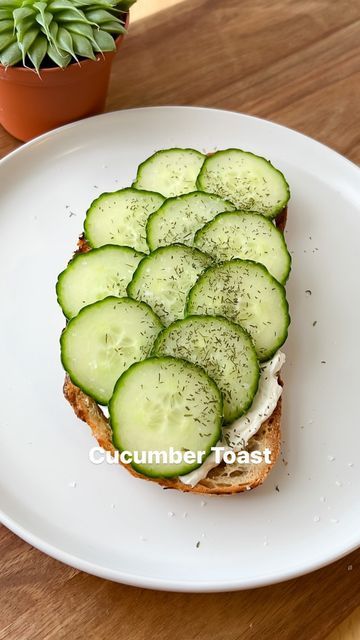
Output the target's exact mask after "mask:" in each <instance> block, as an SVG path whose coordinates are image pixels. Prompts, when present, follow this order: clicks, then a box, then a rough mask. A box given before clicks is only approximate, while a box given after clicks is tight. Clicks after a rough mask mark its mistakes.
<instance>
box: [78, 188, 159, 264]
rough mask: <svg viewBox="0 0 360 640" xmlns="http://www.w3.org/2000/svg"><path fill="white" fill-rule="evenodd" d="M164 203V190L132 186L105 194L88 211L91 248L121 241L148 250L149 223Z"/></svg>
mask: <svg viewBox="0 0 360 640" xmlns="http://www.w3.org/2000/svg"><path fill="white" fill-rule="evenodd" d="M163 202H164V198H163V196H162V195H160V193H154V192H152V191H140V190H138V189H132V188H128V189H121V190H120V191H114V192H113V193H102V194H101V196H99V197H98V198H96V200H94V201H93V202H92V204H91V205H90V208H89V209H88V211H87V213H86V219H85V223H84V232H85V238H86V240H87V241H88V243H89V245H90V246H91V247H102V246H103V245H105V244H117V245H123V246H128V247H132V248H133V249H136V251H142V252H143V253H148V252H149V248H148V246H147V243H146V223H147V220H148V217H149V215H150V214H151V213H153V212H154V211H156V210H157V209H158V208H159V207H160V206H161V205H162V203H163Z"/></svg>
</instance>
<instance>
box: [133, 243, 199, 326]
mask: <svg viewBox="0 0 360 640" xmlns="http://www.w3.org/2000/svg"><path fill="white" fill-rule="evenodd" d="M211 263H212V259H211V258H210V257H209V256H206V255H205V254H204V253H201V251H199V250H198V249H192V248H190V247H186V246H185V245H182V244H172V245H169V246H168V247H161V248H159V249H156V251H154V252H153V253H151V254H150V255H149V256H146V258H144V259H143V260H142V261H141V262H140V264H139V266H138V268H137V269H136V271H135V273H134V276H133V279H132V281H131V282H130V284H129V285H128V288H127V293H128V295H129V296H130V298H134V299H136V300H143V301H144V302H147V304H148V305H149V306H150V307H151V308H152V309H153V310H154V311H155V313H156V314H157V315H158V316H159V318H160V320H161V322H162V323H163V324H164V325H165V326H167V325H169V324H171V322H174V320H178V319H179V318H183V317H184V310H185V303H186V297H187V294H188V293H189V291H190V289H191V287H192V286H193V285H194V284H195V282H196V280H197V278H198V276H199V275H200V273H202V272H203V271H204V269H206V267H208V266H209V265H210V264H211Z"/></svg>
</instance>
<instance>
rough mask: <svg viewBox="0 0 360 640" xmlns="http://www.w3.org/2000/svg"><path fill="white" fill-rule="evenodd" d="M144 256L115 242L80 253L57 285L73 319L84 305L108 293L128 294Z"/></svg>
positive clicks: (64, 304)
mask: <svg viewBox="0 0 360 640" xmlns="http://www.w3.org/2000/svg"><path fill="white" fill-rule="evenodd" d="M144 255H145V254H144V253H139V252H138V251H134V249H130V247H116V246H114V245H111V244H108V245H105V247H100V248H99V249H92V251H88V252H86V253H79V254H78V255H76V256H75V257H74V258H73V259H72V260H71V262H69V264H68V266H67V267H66V269H65V270H64V271H63V272H62V273H60V275H59V278H58V281H57V284H56V293H57V298H58V302H59V304H60V306H61V308H62V310H63V312H64V314H65V315H66V317H67V318H73V317H74V316H76V315H77V314H78V313H79V311H80V309H82V308H83V307H86V306H87V305H88V304H91V303H92V302H97V301H98V300H103V299H104V298H107V297H108V296H111V295H113V296H117V297H119V298H120V297H122V296H126V287H127V286H128V284H129V282H130V280H131V278H132V277H133V275H134V271H135V269H136V267H137V266H138V264H139V262H140V260H142V258H143V257H144Z"/></svg>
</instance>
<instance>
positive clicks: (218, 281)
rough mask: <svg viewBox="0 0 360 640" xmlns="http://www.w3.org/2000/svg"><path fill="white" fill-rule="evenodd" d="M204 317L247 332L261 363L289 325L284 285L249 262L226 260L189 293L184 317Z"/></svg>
mask: <svg viewBox="0 0 360 640" xmlns="http://www.w3.org/2000/svg"><path fill="white" fill-rule="evenodd" d="M140 265H141V263H140ZM204 314H205V315H219V316H225V317H226V318H229V320H232V321H233V322H236V323H237V324H239V325H240V326H241V327H243V328H244V329H246V331H248V333H249V334H250V336H251V338H252V341H253V343H254V346H255V349H256V353H257V356H258V358H259V360H261V361H264V360H268V359H269V358H271V356H273V355H274V353H275V352H276V351H277V350H278V349H279V347H281V345H282V344H283V343H284V342H285V340H286V337H287V332H288V326H289V323H290V316H289V306H288V303H287V300H286V294H285V289H284V287H283V285H281V284H280V283H279V282H278V281H277V280H275V278H273V276H272V275H270V273H269V272H268V270H267V269H266V267H264V266H263V265H262V264H259V263H257V262H251V260H229V261H228V262H223V263H221V264H218V265H215V266H214V267H209V268H208V269H207V270H206V271H205V273H203V274H202V275H201V276H200V277H199V279H198V281H197V282H196V284H195V285H194V287H193V288H192V289H191V291H190V293H189V296H188V301H187V307H186V315H204Z"/></svg>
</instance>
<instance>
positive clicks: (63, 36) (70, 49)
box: [56, 27, 77, 60]
mask: <svg viewBox="0 0 360 640" xmlns="http://www.w3.org/2000/svg"><path fill="white" fill-rule="evenodd" d="M56 42H57V44H58V45H59V47H61V49H63V51H65V52H66V53H69V54H70V56H72V57H73V58H75V60H77V56H76V54H75V51H74V46H73V40H72V37H71V35H70V33H69V32H68V31H67V29H64V27H59V31H58V34H57V37H56Z"/></svg>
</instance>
